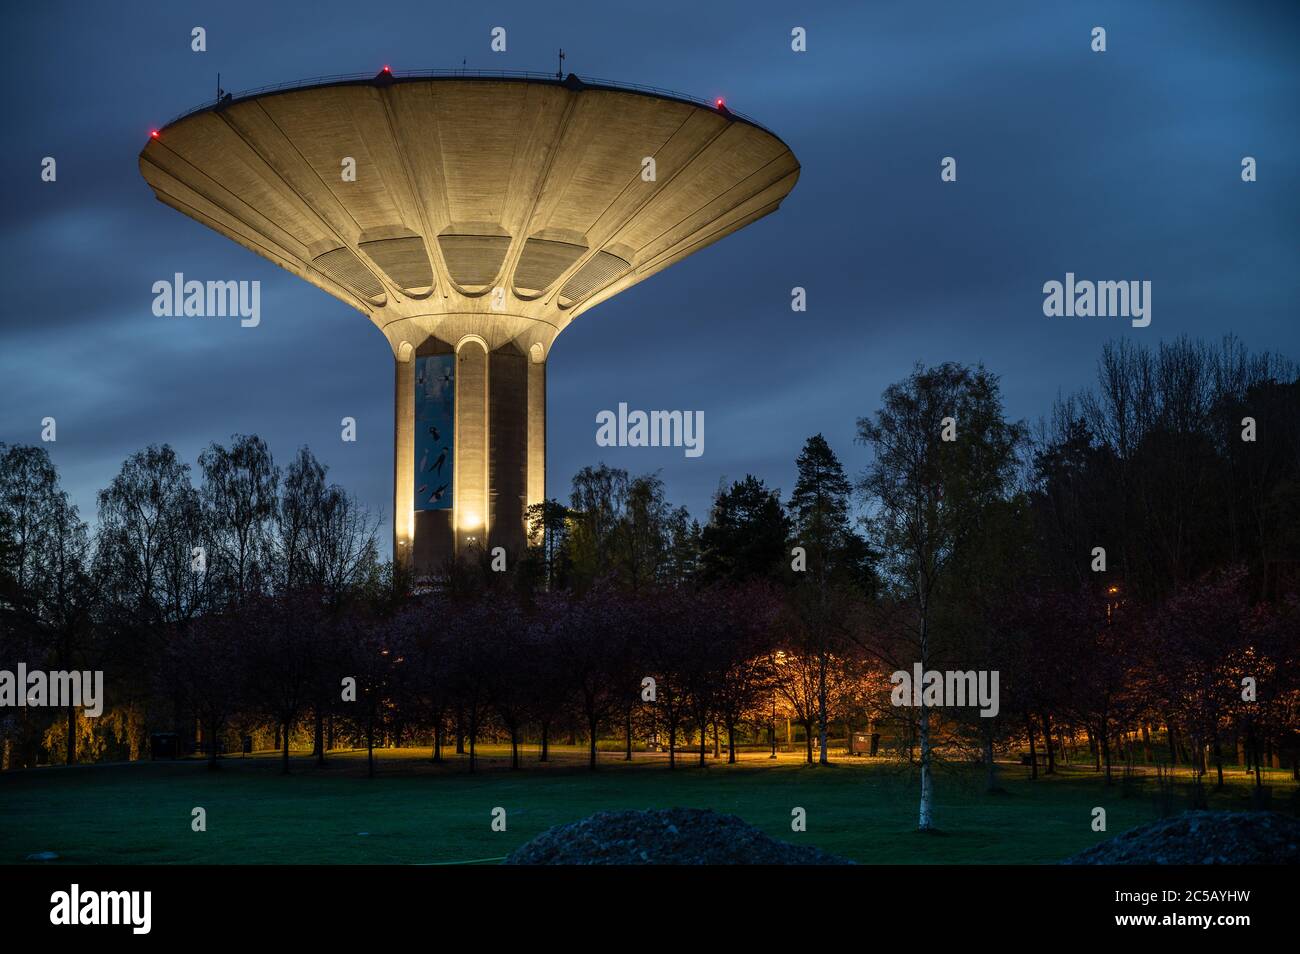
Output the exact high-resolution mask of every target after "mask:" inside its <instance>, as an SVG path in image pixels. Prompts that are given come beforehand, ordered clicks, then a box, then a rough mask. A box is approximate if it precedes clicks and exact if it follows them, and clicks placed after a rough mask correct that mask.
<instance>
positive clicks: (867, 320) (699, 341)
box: [0, 0, 1300, 517]
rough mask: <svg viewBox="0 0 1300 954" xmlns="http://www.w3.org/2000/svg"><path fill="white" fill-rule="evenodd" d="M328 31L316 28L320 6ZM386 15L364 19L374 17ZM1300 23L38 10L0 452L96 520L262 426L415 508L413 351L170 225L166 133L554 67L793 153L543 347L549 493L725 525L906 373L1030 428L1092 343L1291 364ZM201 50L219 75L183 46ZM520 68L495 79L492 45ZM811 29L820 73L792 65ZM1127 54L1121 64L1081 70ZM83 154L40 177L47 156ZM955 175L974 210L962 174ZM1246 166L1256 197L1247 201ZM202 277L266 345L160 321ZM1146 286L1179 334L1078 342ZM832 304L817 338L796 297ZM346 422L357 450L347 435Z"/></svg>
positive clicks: (328, 5) (380, 500) (1090, 14)
mask: <svg viewBox="0 0 1300 954" xmlns="http://www.w3.org/2000/svg"><path fill="white" fill-rule="evenodd" d="M308 10H309V11H310V14H309V15H308V14H305V11H308ZM362 10H363V11H364V16H362V17H359V16H358V13H359V11H362ZM1294 11H1295V8H1294V6H1293V5H1291V4H1283V3H1234V4H1221V3H1203V4H1201V3H1191V2H1166V3H1158V4H1141V5H1136V4H1131V3H1118V2H1117V3H1100V4H1089V5H1087V6H1086V7H1084V6H1082V5H1079V4H1076V3H1071V2H1065V0H1061V2H1051V3H1044V2H1039V0H1033V2H1030V0H1023V2H1007V3H983V4H973V3H969V2H967V0H949V2H931V3H914V2H898V3H871V4H863V3H840V4H829V5H828V4H818V5H816V9H812V10H807V11H804V10H801V9H800V7H799V6H798V5H791V4H790V3H788V2H781V3H745V4H739V3H737V4H726V5H722V4H678V5H673V4H655V5H652V6H651V7H646V6H644V5H615V4H609V5H596V4H581V5H575V6H574V7H573V8H572V11H571V12H565V10H564V9H562V8H561V7H560V5H557V4H544V5H543V4H534V3H528V4H517V5H505V4H498V5H494V6H492V7H491V8H483V7H478V8H475V7H471V6H462V7H457V8H449V7H447V6H446V5H438V4H428V3H423V2H402V0H394V2H391V3H387V4H382V5H380V4H372V5H369V6H363V7H361V8H359V7H358V6H357V5H356V4H355V3H353V2H351V0H348V2H337V0H335V2H317V3H312V4H309V5H306V4H268V3H244V2H228V3H223V4H220V5H209V6H201V7H197V8H194V9H187V8H184V7H180V6H179V5H176V4H171V3H162V2H159V3H136V4H128V5H110V6H101V5H84V6H79V7H75V8H67V7H55V6H29V7H27V8H25V9H24V10H22V11H18V12H14V13H10V14H8V15H7V18H8V19H7V28H8V30H7V38H6V57H5V61H4V63H3V65H2V66H0V69H2V70H3V76H4V80H5V84H6V89H7V90H8V91H9V99H8V102H7V108H6V123H7V127H8V128H7V132H8V135H7V137H6V138H7V140H8V141H9V142H10V143H12V145H11V146H9V147H8V148H6V149H5V150H4V151H3V153H0V175H3V177H4V180H5V182H6V184H7V188H6V190H5V201H4V205H3V210H2V212H0V215H2V216H3V218H2V220H0V243H2V246H3V253H4V254H3V258H2V259H0V261H2V262H3V265H0V267H2V268H3V271H4V277H5V279H6V281H5V287H6V297H5V305H4V309H3V319H2V321H3V324H2V327H0V334H2V336H0V341H3V347H2V348H0V440H3V441H7V442H14V441H31V440H34V439H36V437H37V434H38V428H39V421H40V418H41V417H43V416H46V415H54V416H56V417H57V418H58V420H59V427H60V430H59V437H60V439H59V442H58V444H57V445H56V446H55V447H54V449H53V455H54V458H55V460H56V462H57V463H58V464H59V466H60V468H61V472H62V474H63V477H64V480H65V483H66V484H67V486H68V487H69V489H70V490H71V491H72V493H73V496H74V498H75V499H76V501H77V502H78V503H79V504H81V506H82V508H83V510H84V511H86V512H87V513H88V514H93V511H94V492H95V490H96V489H98V488H99V487H102V486H103V485H104V484H105V483H107V481H108V480H109V479H111V476H112V474H113V473H114V472H115V471H116V469H117V467H118V466H119V464H120V462H121V460H122V459H123V458H124V457H125V456H126V455H127V454H129V453H131V452H132V451H134V450H136V449H138V448H140V447H142V446H144V445H146V444H148V443H154V442H163V441H166V442H170V443H172V444H173V445H175V446H176V447H177V448H178V450H180V451H181V452H182V453H183V454H184V455H185V456H186V458H187V459H189V460H191V461H193V460H194V458H195V456H196V455H197V453H198V451H199V450H200V449H201V448H202V447H203V446H204V445H205V444H206V443H208V442H209V441H211V440H223V439H226V438H227V437H229V435H230V434H232V433H235V432H249V431H255V432H257V433H259V434H262V435H263V436H264V437H266V438H267V440H268V441H269V442H270V444H271V447H272V449H273V450H274V452H275V453H276V455H277V456H278V458H279V459H280V460H281V461H285V460H287V459H288V458H289V457H290V455H291V454H292V453H293V452H294V450H295V449H296V448H297V447H298V446H300V445H301V444H304V443H306V444H310V445H311V446H312V447H313V448H314V449H315V450H316V451H317V453H318V454H319V456H320V457H321V458H322V459H323V460H324V461H325V462H327V463H328V464H329V465H330V466H331V476H332V477H334V479H336V480H338V481H339V482H341V483H343V484H344V485H345V486H347V487H348V488H349V489H351V490H353V491H354V492H355V493H357V494H358V495H359V496H360V497H361V498H362V499H363V500H364V501H365V502H366V503H367V504H368V505H369V506H371V507H372V508H374V509H375V510H376V511H382V512H383V513H384V514H385V516H388V512H389V511H390V509H391V501H390V499H389V494H390V493H391V489H390V479H391V454H392V438H391V413H392V411H391V377H390V375H391V358H390V356H389V354H388V352H387V347H386V345H385V343H384V341H383V339H382V337H381V336H380V335H379V333H378V332H377V331H375V330H374V329H373V328H372V327H370V325H369V324H368V322H366V321H365V320H364V319H362V318H361V317H360V316H359V315H357V314H355V313H354V312H351V311H350V310H349V309H348V308H346V307H345V306H343V305H342V304H340V303H339V302H337V301H335V300H334V299H332V298H330V297H328V296H326V295H324V294H323V293H321V292H319V291H317V290H316V289H314V288H312V287H310V286H308V285H307V284H305V283H303V282H301V281H300V280H298V279H296V278H294V277H292V276H290V275H288V274H287V273H285V272H282V271H280V270H278V269H276V268H275V267H274V266H271V265H270V264H268V263H266V262H264V261H262V260H261V259H259V258H257V257H256V256H254V255H252V254H251V253H249V252H247V251H245V250H243V249H241V248H239V247H237V246H235V245H234V244H233V243H230V242H228V241H226V240H224V239H222V238H220V237H219V236H217V235H215V234H213V233H209V232H207V231H206V230H204V229H203V228H201V227H200V226H198V225H197V224H195V223H194V222H192V221H189V220H187V219H185V218H183V217H182V216H179V215H177V214H176V213H175V212H173V211H171V210H170V209H167V208H165V207H163V206H162V205H160V204H158V203H157V202H155V201H154V200H153V198H152V196H151V194H150V191H149V189H148V188H147V187H146V186H145V184H144V182H143V181H142V180H141V179H140V177H139V173H138V170H137V168H136V156H137V154H138V152H139V149H140V148H141V146H142V145H143V143H144V141H145V137H146V136H147V135H148V131H149V129H150V128H152V127H154V126H158V125H161V124H162V123H163V122H165V121H166V120H167V119H168V118H170V117H171V116H173V115H174V114H176V113H178V112H180V111H182V110H184V109H186V108H188V107H191V106H193V105H196V104H197V103H199V102H201V101H204V100H205V99H207V98H209V97H210V96H211V94H212V90H213V89H214V88H215V82H216V73H217V72H218V71H220V72H221V73H222V76H223V84H224V85H225V86H226V87H227V88H229V89H232V90H241V89H247V88H251V87H256V86H260V85H264V84H269V83H276V82H281V81H285V80H294V79H299V78H302V77H308V76H318V75H324V74H333V73H346V72H354V71H368V70H373V69H376V68H377V67H378V66H379V65H382V64H383V63H392V64H393V65H394V66H395V67H397V68H423V67H438V66H442V67H445V66H456V65H459V64H460V63H461V61H462V59H466V60H468V65H469V66H471V67H480V68H506V69H532V70H549V69H551V68H553V65H554V56H555V50H556V48H557V47H559V46H563V47H564V48H565V49H566V51H567V52H568V53H569V59H568V60H567V61H566V67H567V68H571V69H573V70H575V71H576V72H578V73H579V74H580V75H585V76H589V77H591V76H599V77H610V78H614V79H620V80H626V81H630V82H638V83H645V84H650V85H658V86H664V87H668V88H675V89H681V90H685V91H688V92H690V93H693V94H696V95H700V96H708V97H712V96H719V95H720V96H725V97H726V98H727V100H728V103H729V104H730V105H731V106H733V107H734V108H736V109H739V110H741V111H743V112H746V113H748V114H751V115H753V116H754V117H755V118H757V119H758V120H759V121H761V122H762V123H764V124H765V125H767V126H768V127H770V128H771V129H773V130H775V131H776V132H777V133H778V134H779V135H781V136H782V137H783V138H784V139H786V141H787V142H789V143H790V145H791V146H792V148H793V149H794V151H795V153H796V154H797V155H798V156H799V158H800V160H801V161H802V163H803V175H802V178H801V180H800V183H799V185H798V186H797V188H796V189H795V191H794V193H793V194H792V195H791V196H790V198H789V199H788V200H787V202H786V204H785V206H784V207H783V208H782V209H781V211H780V212H779V213H777V214H776V215H775V216H771V217H769V218H767V219H765V220H763V221H762V222H760V223H757V224H756V225H754V226H752V227H750V228H749V229H746V230H745V231H743V232H741V233H738V234H736V235H733V236H731V237H729V238H728V239H726V240H725V241H723V242H721V243H719V244H718V245H716V246H713V247H711V248H709V249H706V250H705V251H703V252H701V253H699V254H698V255H696V256H694V257H693V258H691V259H689V260H687V261H686V262H683V263H681V264H679V265H677V266H675V267H673V268H672V269H669V270H668V271H666V272H665V273H663V274H661V275H658V276H656V277H654V278H652V279H651V280H649V281H647V282H645V283H644V284H642V285H640V286H638V287H636V288H634V289H632V290H631V291H629V292H627V293H625V294H624V295H622V296H620V297H619V298H616V299H614V300H613V301H610V302H607V303H605V304H604V305H601V306H600V307H599V308H597V309H595V310H593V311H592V312H590V313H588V314H587V315H585V316H583V317H582V318H581V319H580V320H579V321H578V322H577V323H576V324H575V325H574V326H573V327H572V328H570V329H569V330H568V331H566V332H565V334H564V335H563V336H562V337H561V338H560V340H559V342H558V347H557V348H556V349H555V351H554V354H553V357H552V359H551V366H550V368H551V372H550V426H549V439H550V445H549V447H550V452H549V465H550V466H549V473H548V490H549V492H550V494H552V495H555V496H564V495H565V494H566V493H567V482H568V478H569V477H570V475H571V474H572V473H573V472H574V471H575V470H576V469H577V468H578V467H580V466H582V465H583V464H586V463H592V462H595V461H596V460H599V459H602V458H603V459H605V460H607V461H608V462H610V463H613V464H618V465H621V466H626V467H628V468H630V469H632V470H636V471H649V470H660V471H661V472H662V474H663V476H664V478H665V479H666V481H667V482H668V487H669V491H670V495H671V497H672V498H673V499H674V500H675V501H680V502H684V503H686V504H687V505H688V506H689V507H690V508H691V509H692V511H693V512H695V513H696V514H698V515H700V516H701V517H703V516H704V515H705V513H706V512H707V507H708V502H709V498H710V496H711V494H712V492H713V490H714V489H715V488H716V486H717V484H718V480H719V477H720V476H721V475H726V476H727V477H730V478H738V477H741V476H743V475H744V474H745V473H746V472H753V473H757V474H759V475H760V476H762V477H763V478H765V479H766V480H768V481H769V483H771V484H773V485H776V486H780V487H782V488H783V489H785V490H786V491H788V490H789V488H790V485H791V484H792V481H793V460H794V457H795V455H796V453H797V452H798V449H799V446H800V444H801V443H802V441H803V440H804V439H805V438H806V437H808V436H809V435H810V434H813V433H816V432H819V431H820V432H822V433H824V434H826V436H827V438H828V439H829V440H830V441H831V443H832V445H833V446H834V447H835V449H836V450H837V451H838V452H839V453H840V454H841V456H842V457H843V458H844V459H845V460H846V462H847V463H848V464H849V465H850V467H851V468H853V469H857V468H858V467H860V466H861V465H862V463H864V460H865V452H864V451H863V449H862V448H859V447H856V446H855V445H854V444H853V443H852V439H853V434H854V420H855V419H856V418H857V417H858V416H860V415H862V414H866V413H870V412H871V411H872V410H873V409H874V408H875V407H876V404H877V400H878V397H879V395H880V392H881V391H882V390H883V388H884V387H885V386H886V385H887V384H889V383H890V382H892V381H894V380H897V379H898V378H899V377H901V376H903V375H904V374H906V373H907V371H908V370H909V369H910V368H911V366H912V364H913V362H915V361H918V360H920V361H925V362H936V361H942V360H950V359H951V360H958V361H968V362H974V361H983V362H984V363H985V364H986V365H988V366H989V367H990V368H992V369H993V370H994V371H996V372H998V373H1000V374H1002V375H1003V385H1004V390H1005V393H1006V398H1007V401H1008V405H1009V409H1010V411H1011V413H1012V414H1013V415H1015V416H1018V417H1027V418H1033V417H1037V416H1038V415H1040V414H1042V413H1043V412H1044V411H1045V410H1046V409H1047V407H1048V405H1049V403H1050V401H1051V400H1052V399H1053V397H1055V395H1056V394H1057V393H1058V392H1060V391H1062V390H1064V391H1070V390H1074V389H1076V388H1078V387H1081V386H1084V385H1086V384H1087V383H1089V381H1090V380H1091V378H1092V374H1093V367H1094V363H1095V359H1096V356H1097V353H1098V351H1099V350H1100V347H1101V345H1102V343H1103V342H1104V341H1105V340H1106V339H1107V338H1109V337H1112V336H1117V335H1131V336H1133V337H1135V338H1137V339H1138V340H1141V341H1144V342H1148V343H1152V344H1154V343H1155V342H1156V341H1158V340H1161V339H1167V338H1171V337H1174V336H1176V335H1179V334H1182V333H1187V334H1190V335H1193V336H1200V337H1206V338H1218V337H1219V336H1220V335H1222V334H1224V333H1225V332H1234V333H1236V334H1238V335H1240V336H1241V337H1242V338H1243V339H1244V340H1245V341H1246V342H1247V343H1248V344H1249V345H1250V346H1252V347H1254V348H1257V349H1264V348H1268V349H1274V350H1279V351H1282V352H1284V353H1288V354H1290V355H1292V356H1297V353H1298V352H1300V347H1297V345H1298V344H1300V331H1298V330H1297V327H1298V325H1297V322H1296V320H1295V305H1296V299H1297V286H1298V285H1300V279H1298V278H1297V271H1296V269H1295V267H1294V260H1295V239H1296V222H1297V220H1298V219H1300V215H1298V213H1300V208H1298V204H1300V203H1298V201H1297V196H1300V190H1298V189H1297V185H1298V184H1300V183H1298V182H1297V172H1296V169H1297V158H1300V157H1298V156H1297V146H1298V144H1300V143H1298V137H1297V132H1296V124H1295V122H1294V117H1293V113H1294V108H1295V103H1296V102H1297V101H1298V100H1300V96H1298V95H1297V94H1298V93H1300V89H1298V87H1300V80H1298V79H1297V71H1296V69H1295V47H1294V43H1295V35H1296V26H1297V23H1296V20H1297V17H1296V16H1295V12H1294ZM195 25H202V26H205V27H206V28H207V30H208V41H209V50H210V52H208V53H206V54H202V55H200V54H194V53H191V52H190V49H189V31H190V28H191V27H192V26H195ZM495 25H504V26H506V27H507V29H508V30H509V38H510V51H509V53H507V54H505V55H503V56H494V55H492V54H490V53H489V52H488V49H487V35H488V30H489V29H490V28H491V27H492V26H495ZM795 25H801V26H805V27H806V28H807V29H808V33H809V46H810V51H809V52H808V53H807V54H804V55H801V56H796V55H794V54H792V53H790V52H789V33H790V28H791V27H792V26H795ZM1094 25H1101V26H1104V27H1106V29H1107V30H1108V45H1109V50H1108V52H1107V53H1105V54H1101V55H1098V54H1093V53H1091V52H1090V51H1089V49H1088V34H1089V30H1090V29H1091V28H1092V27H1093V26H1094ZM45 155H53V156H55V157H56V158H57V159H58V161H59V181H58V183H57V184H55V185H48V184H44V183H41V182H40V181H39V179H38V176H37V171H38V164H39V162H40V158H41V157H42V156H45ZM946 155H951V156H955V157H957V159H958V169H959V179H958V183H957V184H955V185H942V184H940V182H939V180H938V174H939V160H940V158H941V157H943V156H946ZM1243 155H1254V156H1256V157H1257V158H1258V159H1259V164H1260V165H1259V170H1260V172H1259V181H1258V182H1257V183H1255V184H1253V185H1245V184H1243V183H1241V182H1240V179H1239V176H1238V168H1239V163H1240V160H1241V157H1242V156H1243ZM176 271H181V272H184V273H185V274H187V275H190V276H193V277H203V278H209V277H215V278H240V279H258V280H260V281H261V282H262V291H263V302H262V311H263V322H262V326H261V327H259V328H256V329H241V328H240V327H239V326H238V324H237V323H235V322H233V321H222V320H220V319H210V320H193V319H191V320H183V319H181V320H172V321H169V320H167V319H159V318H155V317H154V316H153V315H152V314H151V312H150V304H151V301H152V294H151V292H150V286H151V285H152V283H153V282H154V281H156V280H158V279H159V278H169V277H170V276H171V275H172V273H174V272H176ZM1066 271H1073V272H1075V273H1076V274H1078V275H1080V276H1082V277H1095V278H1114V279H1121V278H1139V279H1149V280H1151V281H1152V282H1153V284H1154V292H1153V295H1154V321H1153V324H1152V326H1151V327H1150V328H1148V329H1145V330H1137V329H1131V328H1128V327H1127V326H1125V325H1123V324H1121V323H1118V322H1106V321H1100V320H1096V321H1091V322H1089V321H1076V322H1069V321H1064V320H1058V321H1053V320H1049V319H1045V318H1044V317H1043V315H1042V312H1041V302H1042V293H1041V287H1042V283H1043V282H1044V281H1047V280H1049V279H1052V278H1056V279H1059V278H1061V277H1062V276H1063V275H1064V273H1065V272H1066ZM794 285H802V286H804V287H806V288H807V289H808V295H809V311H808V312H807V313H805V314H792V313H791V312H790V310H789V304H788V302H789V294H790V288H791V287H792V286H794ZM620 401H626V402H627V403H628V404H629V405H630V406H632V407H642V408H653V407H663V408H684V409H701V410H703V411H704V412H705V420H706V425H705V441H706V453H705V455H704V456H703V457H702V458H699V459H693V460H692V459H686V458H684V457H683V455H682V454H681V452H680V450H668V449H664V450H621V451H618V450H616V451H608V450H605V449H602V448H598V447H597V446H596V445H595V442H594V434H595V414H596V412H597V411H599V410H601V409H604V408H614V407H616V406H617V404H618V402H620ZM344 415H349V416H353V417H356V418H357V419H358V422H359V423H360V440H359V441H358V443H357V444H355V445H353V444H343V443H342V442H341V441H339V437H338V421H339V419H340V418H341V417H342V416H344Z"/></svg>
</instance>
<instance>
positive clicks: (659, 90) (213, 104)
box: [162, 69, 776, 135]
mask: <svg viewBox="0 0 1300 954" xmlns="http://www.w3.org/2000/svg"><path fill="white" fill-rule="evenodd" d="M388 72H389V75H390V76H391V77H392V81H393V82H398V83H400V82H402V81H403V80H418V79H496V80H508V81H515V82H532V83H551V84H553V85H555V86H564V85H566V84H567V83H568V82H569V80H568V78H567V77H566V78H561V77H559V76H557V75H556V74H555V73H538V72H533V71H529V70H477V69H438V70H390V71H388ZM380 75H382V71H380V72H376V73H336V74H334V75H331V76H311V77H307V78H306V79H299V80H291V81H289V82H285V83H272V84H270V85H269V86H259V87H257V88H256V89H248V90H243V91H242V92H238V93H232V94H229V95H230V100H229V102H230V103H238V102H241V101H243V100H247V99H253V98H255V97H258V96H266V95H268V94H274V93H287V92H292V91H294V90H301V89H310V88H312V87H316V86H348V85H360V84H368V83H373V82H375V81H376V80H377V79H378V78H379V76H380ZM569 76H575V77H576V79H577V80H578V82H580V83H581V84H582V87H583V88H587V89H610V90H622V91H624V92H629V93H643V94H646V95H649V96H659V97H662V98H665V99H674V100H678V101H680V102H683V103H690V104H691V105H693V106H702V107H704V108H705V109H712V110H715V111H716V110H717V108H718V107H717V104H716V103H714V102H711V101H709V100H707V99H702V98H701V97H699V96H692V95H691V94H689V93H682V92H678V91H677V90H672V89H664V88H663V87H660V86H646V85H644V84H641V83H624V82H620V81H619V80H610V79H601V78H598V77H587V76H582V77H577V76H576V74H572V73H571V74H569ZM220 105H221V103H220V101H219V100H217V99H215V98H213V99H209V100H206V101H205V102H202V103H200V104H198V105H197V106H192V107H190V108H189V109H186V110H184V111H183V112H180V113H178V114H177V115H175V116H173V117H172V118H171V119H169V120H167V122H166V123H165V124H164V126H163V127H162V128H166V127H167V126H170V125H172V124H173V123H178V122H180V121H181V120H182V119H185V118H187V117H189V116H193V115H195V114H196V113H202V112H205V111H207V110H210V109H215V108H217V107H218V106H220ZM724 108H725V110H726V113H727V114H728V115H730V116H734V117H735V118H736V119H739V120H742V121H743V122H746V123H748V124H749V125H751V126H757V127H758V128H759V129H762V130H763V131H764V132H767V133H770V134H772V135H776V134H775V133H772V131H771V130H770V129H768V128H767V127H766V126H764V125H763V124H762V123H760V122H758V120H756V119H754V118H752V117H750V116H746V115H745V114H744V113H741V112H738V111H737V110H734V109H732V108H731V107H730V106H727V105H725V104H724Z"/></svg>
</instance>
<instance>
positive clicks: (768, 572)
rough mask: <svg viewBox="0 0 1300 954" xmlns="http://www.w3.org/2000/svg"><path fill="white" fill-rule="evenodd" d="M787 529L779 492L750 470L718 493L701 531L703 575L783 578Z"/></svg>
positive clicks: (733, 579) (711, 578)
mask: <svg viewBox="0 0 1300 954" xmlns="http://www.w3.org/2000/svg"><path fill="white" fill-rule="evenodd" d="M789 531H790V521H789V519H788V518H787V517H786V515H785V512H784V509H783V508H782V507H781V500H780V497H779V496H778V494H777V491H775V490H769V489H768V488H767V486H766V485H765V484H764V483H763V481H761V480H759V479H758V478H757V477H755V476H753V475H752V474H747V475H746V476H745V479H744V480H738V481H736V482H735V483H733V484H732V485H731V486H730V487H728V488H726V489H725V490H720V491H719V492H718V494H717V496H716V497H714V500H713V510H712V512H711V513H710V515H709V522H708V524H707V525H706V526H705V527H704V529H703V530H702V531H701V534H700V549H701V554H700V577H701V579H702V580H703V581H704V582H706V583H729V584H738V583H746V582H749V581H752V580H776V579H779V578H780V576H781V572H782V569H783V567H784V566H785V559H786V549H785V547H786V540H787V539H788V537H789Z"/></svg>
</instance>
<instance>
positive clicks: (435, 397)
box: [414, 354, 456, 510]
mask: <svg viewBox="0 0 1300 954" xmlns="http://www.w3.org/2000/svg"><path fill="white" fill-rule="evenodd" d="M455 404H456V356H455V355H454V354H431V355H426V356H425V357H422V358H416V359H415V504H414V505H415V509H416V510H449V509H451V488H452V480H451V475H452V459H451V455H452V449H453V448H454V447H455V446H456V445H455V441H454V440H453V439H452V438H453V436H454V434H453V428H454V427H455V422H456V413H455V412H456V406H455Z"/></svg>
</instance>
